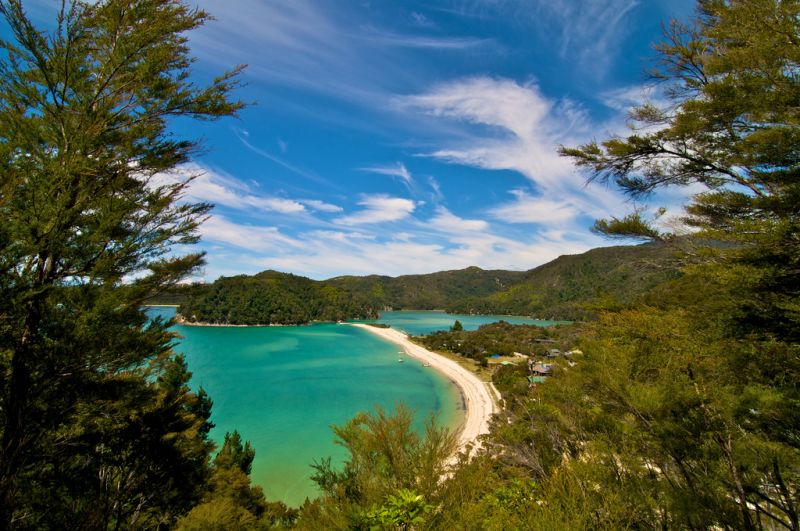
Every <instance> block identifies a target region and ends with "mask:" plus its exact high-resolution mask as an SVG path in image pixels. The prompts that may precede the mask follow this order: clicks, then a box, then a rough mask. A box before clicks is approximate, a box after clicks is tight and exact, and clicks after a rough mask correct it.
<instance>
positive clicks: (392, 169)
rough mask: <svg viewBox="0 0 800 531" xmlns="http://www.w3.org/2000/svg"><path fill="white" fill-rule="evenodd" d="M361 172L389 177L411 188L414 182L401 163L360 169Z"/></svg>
mask: <svg viewBox="0 0 800 531" xmlns="http://www.w3.org/2000/svg"><path fill="white" fill-rule="evenodd" d="M360 170H361V171H365V172H369V173H377V174H378V175H389V176H391V177H397V178H399V179H400V180H401V181H402V182H403V183H404V184H405V185H406V186H411V185H412V184H413V182H414V179H413V177H412V176H411V172H410V171H408V168H406V165H405V164H403V163H402V162H397V163H395V164H394V165H386V166H368V167H365V168H360Z"/></svg>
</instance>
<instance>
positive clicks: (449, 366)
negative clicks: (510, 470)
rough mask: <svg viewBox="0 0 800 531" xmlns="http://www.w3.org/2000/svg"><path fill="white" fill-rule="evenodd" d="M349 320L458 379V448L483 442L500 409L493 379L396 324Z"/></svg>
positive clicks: (476, 446) (454, 379) (476, 445)
mask: <svg viewBox="0 0 800 531" xmlns="http://www.w3.org/2000/svg"><path fill="white" fill-rule="evenodd" d="M348 324H350V325H352V326H358V327H360V328H363V329H365V330H368V331H370V332H372V333H373V334H375V335H377V336H380V337H382V338H384V339H386V340H388V341H391V342H392V343H395V344H397V345H400V346H401V347H403V350H405V351H406V353H407V354H408V355H409V356H412V357H414V358H416V359H418V360H421V361H423V362H426V363H429V364H430V366H431V368H433V369H436V370H437V371H439V372H440V373H441V374H443V375H444V376H445V377H447V378H448V379H450V380H451V381H452V382H453V383H455V384H456V386H457V387H458V388H459V390H460V391H461V396H462V400H463V401H464V405H465V406H466V407H465V409H466V411H465V413H464V424H463V427H462V428H461V433H459V435H458V449H459V450H461V449H464V447H465V446H466V445H468V444H473V445H474V447H475V448H478V447H479V446H480V442H479V441H478V437H479V436H480V435H483V434H485V433H489V420H490V419H491V418H492V415H493V414H495V413H497V411H498V407H497V405H496V403H495V400H494V397H495V396H496V395H497V391H496V390H494V386H493V385H492V384H491V383H487V382H482V381H481V380H479V379H478V377H476V376H475V375H474V374H472V373H471V372H469V371H468V370H466V369H465V368H463V367H462V366H460V365H459V364H458V363H456V362H455V361H453V360H449V359H447V358H445V357H443V356H440V355H439V354H435V353H433V352H431V351H430V350H428V349H426V348H424V347H421V346H419V345H417V344H415V343H412V342H411V341H410V340H409V339H408V336H407V335H406V334H404V333H403V332H400V331H398V330H395V329H393V328H376V327H374V326H369V325H366V324H361V323H348Z"/></svg>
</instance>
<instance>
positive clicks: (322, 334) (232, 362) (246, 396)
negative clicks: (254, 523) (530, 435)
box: [147, 307, 546, 505]
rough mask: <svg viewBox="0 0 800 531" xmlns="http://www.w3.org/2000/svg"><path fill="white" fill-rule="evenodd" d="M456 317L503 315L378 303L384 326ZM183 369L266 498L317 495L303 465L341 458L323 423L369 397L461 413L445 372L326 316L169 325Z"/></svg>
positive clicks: (452, 419) (372, 401) (441, 323)
mask: <svg viewBox="0 0 800 531" xmlns="http://www.w3.org/2000/svg"><path fill="white" fill-rule="evenodd" d="M147 311H148V313H149V314H150V315H153V316H155V315H161V316H163V317H165V318H169V317H171V316H172V315H174V313H175V310H174V308H163V307H150V308H148V310H147ZM455 319H459V320H460V321H461V322H462V323H463V324H464V328H465V329H474V328H477V327H478V325H479V324H483V323H487V322H493V321H497V320H500V319H504V320H506V321H509V322H514V323H534V324H546V323H545V322H541V321H538V322H534V321H532V320H530V319H524V318H516V317H506V316H468V315H448V314H444V313H442V312H387V313H386V314H384V315H383V316H382V318H381V320H380V321H381V322H386V323H388V324H390V325H392V327H394V328H397V329H400V330H403V331H406V332H409V333H412V334H421V333H428V332H430V331H434V330H445V329H448V328H449V327H450V326H452V324H453V322H454V320H455ZM175 331H176V332H178V333H179V334H180V335H181V336H182V338H181V339H180V340H179V341H178V343H177V344H176V350H177V351H178V352H181V353H183V354H184V355H185V356H186V359H187V361H188V363H189V369H190V370H191V371H192V373H193V377H192V382H191V383H192V385H193V387H195V388H197V387H199V386H202V387H204V388H205V389H206V391H208V393H209V395H210V396H211V398H212V399H213V401H214V407H213V414H212V421H213V422H214V423H215V424H216V428H214V430H213V431H212V432H211V436H212V437H213V438H214V440H215V441H217V442H218V443H221V441H222V438H223V437H224V435H225V432H226V431H232V430H234V429H236V430H238V431H239V433H241V434H242V437H243V438H244V439H245V440H249V441H250V442H251V444H252V445H253V446H254V448H255V449H256V459H255V461H254V463H253V473H252V479H253V482H254V483H256V484H258V485H261V486H262V487H263V489H264V492H265V494H266V495H267V498H268V499H273V500H282V501H284V502H286V503H288V504H290V505H299V504H300V503H302V502H303V500H304V499H305V498H306V497H311V498H313V497H314V496H316V495H317V491H316V488H315V486H314V484H313V483H312V482H311V480H310V479H309V476H310V475H311V474H312V472H313V470H312V469H311V467H310V465H311V463H312V462H314V461H315V460H319V459H321V458H323V457H329V456H330V457H333V460H334V462H341V460H342V459H343V458H344V457H345V452H344V450H343V449H342V448H341V447H339V446H337V445H335V444H334V442H333V432H332V431H331V429H330V426H331V425H332V424H343V423H344V422H346V421H348V420H349V419H351V418H352V417H353V416H354V415H355V414H356V413H358V412H359V411H365V410H370V409H372V407H373V406H374V405H379V406H381V407H383V408H385V409H392V408H393V407H394V404H396V403H397V402H400V401H402V402H405V403H406V404H407V405H408V406H410V407H411V408H412V409H413V410H414V411H416V412H417V424H418V426H419V427H420V428H421V427H422V424H423V423H424V421H425V419H426V418H427V415H428V414H429V413H430V412H433V413H434V414H436V415H437V417H438V419H439V422H440V423H442V424H444V425H447V426H450V427H452V428H456V427H457V426H458V425H459V423H460V422H461V421H462V419H463V411H462V410H461V399H460V395H459V393H458V390H457V389H456V388H455V386H454V385H453V384H452V383H451V382H450V381H449V380H447V379H446V378H444V377H443V376H441V375H440V374H439V373H437V372H435V371H434V370H432V369H430V368H426V367H423V366H422V365H421V363H419V362H417V361H416V360H413V359H411V358H405V362H404V363H398V361H397V360H398V350H399V348H398V347H397V346H396V345H394V344H393V343H389V342H386V341H384V340H382V339H380V338H378V337H377V336H375V335H373V334H371V333H369V332H367V331H365V330H361V329H359V328H357V327H354V326H347V325H337V324H329V323H320V324H313V325H309V326H291V327H249V328H244V327H190V326H176V327H175Z"/></svg>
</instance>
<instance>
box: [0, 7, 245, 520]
mask: <svg viewBox="0 0 800 531" xmlns="http://www.w3.org/2000/svg"><path fill="white" fill-rule="evenodd" d="M0 14H2V16H3V17H4V18H5V20H6V23H7V24H8V26H9V28H10V35H11V36H12V38H11V40H9V41H3V42H0V47H2V58H1V59H0V375H2V376H1V379H0V528H9V527H12V528H64V527H71V528H103V527H128V526H136V527H152V526H156V525H158V524H165V523H167V524H168V523H169V522H172V521H173V520H174V519H175V518H176V516H177V515H179V514H182V513H183V512H185V511H186V510H188V507H189V506H190V505H191V504H192V503H194V501H195V500H196V499H197V497H198V489H199V487H200V486H201V485H202V484H203V483H204V481H205V478H206V476H207V473H208V453H209V450H210V449H211V448H210V447H211V445H210V442H209V441H208V439H207V435H208V430H209V429H210V424H209V422H208V417H209V412H210V400H209V399H208V397H207V396H206V395H205V393H203V392H202V391H201V392H199V393H193V392H190V391H189V388H188V387H187V385H186V382H187V381H188V379H189V375H190V374H189V372H188V371H187V368H186V364H185V363H184V362H183V360H182V359H180V358H178V357H176V356H175V354H174V353H173V352H172V351H171V350H170V341H171V334H169V333H168V332H167V331H166V326H165V325H166V324H165V323H163V322H160V321H157V322H152V323H151V322H148V320H147V319H146V317H145V316H144V315H143V312H142V310H141V307H142V304H143V303H145V302H146V301H147V298H148V297H149V296H151V295H152V294H153V293H157V292H159V291H161V290H164V289H165V288H167V287H169V286H173V285H174V284H175V283H176V282H177V281H179V280H180V279H181V278H183V277H184V276H185V275H187V274H188V273H189V272H191V271H192V270H194V269H195V268H197V267H198V266H199V265H200V264H201V263H202V256H201V255H198V254H190V255H185V256H177V255H175V254H174V253H171V252H170V249H171V248H172V247H173V246H174V245H175V244H189V243H193V242H194V241H196V239H197V234H196V229H197V226H198V223H199V222H200V221H201V220H202V218H203V217H204V215H205V214H206V212H207V211H208V209H209V206H208V205H205V204H179V203H178V200H179V198H180V197H181V195H182V194H183V193H184V191H185V187H186V185H187V183H188V181H189V180H190V179H177V180H173V181H171V182H172V183H173V184H163V183H164V181H163V180H159V178H158V176H159V175H161V174H165V173H169V172H171V171H175V170H176V168H178V166H179V165H180V164H182V163H184V162H186V161H187V160H189V158H190V156H191V154H192V153H193V152H194V151H195V149H196V147H197V145H196V144H195V142H193V141H191V140H186V139H180V138H177V137H175V136H173V135H172V134H171V133H170V132H169V129H168V126H169V123H170V121H171V120H173V119H176V118H179V117H188V118H197V119H216V118H219V117H222V116H232V115H235V114H236V112H237V110H238V109H240V108H241V104H240V103H238V102H236V101H233V100H231V99H230V97H229V93H230V91H231V90H232V89H233V88H234V87H235V85H236V84H237V81H236V79H237V78H236V74H237V72H238V69H235V70H233V71H232V72H229V73H227V74H225V75H223V76H221V77H219V78H216V79H214V80H212V81H211V82H210V83H209V84H208V85H207V86H197V85H196V84H194V82H193V81H191V80H190V78H189V75H190V66H191V62H192V60H191V58H190V57H189V55H188V52H189V50H188V46H187V41H186V37H185V33H186V32H187V31H189V30H192V29H195V28H197V27H199V26H201V25H202V24H203V23H204V22H206V21H207V20H208V18H209V17H208V15H207V14H206V13H204V12H202V11H199V10H195V9H193V8H190V7H189V6H188V5H186V4H184V3H183V2H181V1H178V0H104V1H100V2H77V1H76V2H70V3H68V4H67V5H65V6H64V7H62V9H61V11H60V13H59V14H58V19H57V23H56V24H54V25H53V26H51V27H50V29H48V30H41V29H39V28H37V27H35V26H34V25H33V24H32V22H31V21H30V19H29V18H28V17H27V16H26V14H25V12H24V9H23V3H22V2H21V1H15V0H5V1H2V2H0Z"/></svg>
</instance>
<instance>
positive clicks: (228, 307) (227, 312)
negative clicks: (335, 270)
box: [178, 271, 377, 325]
mask: <svg viewBox="0 0 800 531" xmlns="http://www.w3.org/2000/svg"><path fill="white" fill-rule="evenodd" d="M178 313H179V314H180V315H181V316H182V318H183V319H184V320H185V321H186V322H189V323H193V322H199V323H210V324H238V325H259V324H294V325H297V324H306V323H308V322H310V321H339V320H345V319H368V318H371V317H376V316H377V312H376V310H375V307H374V306H372V305H370V304H367V303H364V302H361V301H360V300H359V299H358V298H357V297H355V296H353V295H352V294H350V293H348V292H346V291H343V290H341V289H339V288H336V287H334V286H332V285H330V284H328V283H325V282H316V281H313V280H311V279H308V278H305V277H300V276H296V275H291V274H287V273H278V272H276V271H264V272H262V273H259V274H257V275H253V276H246V275H241V276H237V277H222V278H220V279H218V280H217V281H216V282H214V283H213V284H211V285H209V286H206V287H204V288H203V289H202V290H199V291H198V290H196V291H195V296H193V297H191V298H190V299H189V300H187V301H185V302H183V303H182V304H181V305H180V307H179V308H178Z"/></svg>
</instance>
